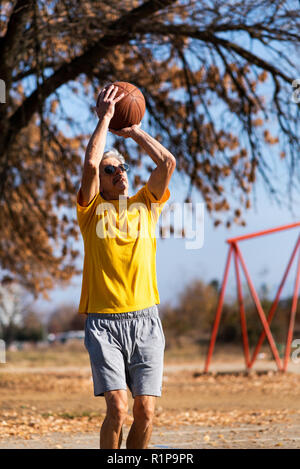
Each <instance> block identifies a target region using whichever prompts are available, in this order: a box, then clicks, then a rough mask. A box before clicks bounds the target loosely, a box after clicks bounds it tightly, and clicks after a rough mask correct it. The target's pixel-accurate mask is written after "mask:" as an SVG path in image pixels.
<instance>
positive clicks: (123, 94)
mask: <svg viewBox="0 0 300 469" xmlns="http://www.w3.org/2000/svg"><path fill="white" fill-rule="evenodd" d="M124 96H125V93H121V94H120V96H118V97H117V98H116V99H115V100H114V102H115V103H117V102H119V101H120V100H121V99H122V98H124Z"/></svg>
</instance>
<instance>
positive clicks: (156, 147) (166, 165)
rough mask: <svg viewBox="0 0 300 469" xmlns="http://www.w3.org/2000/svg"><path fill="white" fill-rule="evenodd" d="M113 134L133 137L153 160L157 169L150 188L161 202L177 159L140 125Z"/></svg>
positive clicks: (153, 172)
mask: <svg viewBox="0 0 300 469" xmlns="http://www.w3.org/2000/svg"><path fill="white" fill-rule="evenodd" d="M113 133H115V134H116V135H119V136H121V137H125V138H127V137H131V138H132V139H133V140H134V141H135V142H136V143H137V144H138V145H140V146H141V147H142V148H143V150H145V152H146V153H147V154H148V155H149V156H150V157H151V158H152V160H153V161H154V163H155V164H156V168H155V169H154V170H153V171H152V173H151V175H150V177H149V180H148V188H149V190H150V192H151V193H152V194H153V195H154V197H156V199H157V200H160V199H161V198H162V196H163V195H164V193H165V190H166V189H167V187H168V185H169V182H170V179H171V176H172V174H173V172H174V170H175V168H176V159H175V157H174V156H173V155H172V153H170V152H169V151H168V150H167V149H166V148H165V147H164V146H163V145H161V144H160V143H159V142H158V141H157V140H156V139H155V138H153V137H151V135H149V134H148V133H147V132H145V131H144V130H142V129H141V128H140V126H139V125H133V126H132V127H127V128H125V129H121V130H119V131H113Z"/></svg>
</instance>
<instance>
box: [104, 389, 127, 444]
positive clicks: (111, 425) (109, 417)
mask: <svg viewBox="0 0 300 469" xmlns="http://www.w3.org/2000/svg"><path fill="white" fill-rule="evenodd" d="M104 397H105V400H106V406H107V410H106V417H105V419H104V421H103V424H102V427H101V430H100V448H101V449H118V448H120V447H121V444H122V425H123V423H124V420H125V418H126V415H127V411H128V401H127V391H125V390H124V389H119V390H117V391H108V392H105V393H104Z"/></svg>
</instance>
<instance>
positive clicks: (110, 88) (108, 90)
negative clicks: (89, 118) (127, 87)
mask: <svg viewBox="0 0 300 469" xmlns="http://www.w3.org/2000/svg"><path fill="white" fill-rule="evenodd" d="M113 89H114V85H110V86H109V87H108V88H105V90H106V93H105V96H104V99H107V98H108V97H109V95H110V93H111V92H112V90H113Z"/></svg>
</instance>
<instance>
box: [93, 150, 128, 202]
mask: <svg viewBox="0 0 300 469" xmlns="http://www.w3.org/2000/svg"><path fill="white" fill-rule="evenodd" d="M121 164H122V163H121V161H119V160H118V159H117V158H114V157H111V158H105V160H103V161H101V163H100V168H99V169H100V191H101V192H103V194H104V195H105V198H106V199H107V200H109V199H118V197H119V195H121V194H122V195H127V194H128V178H127V173H126V171H123V170H122V169H121V168H120V165H121ZM109 165H110V166H114V167H115V168H116V170H115V172H114V174H107V173H106V172H105V167H106V166H109Z"/></svg>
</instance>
